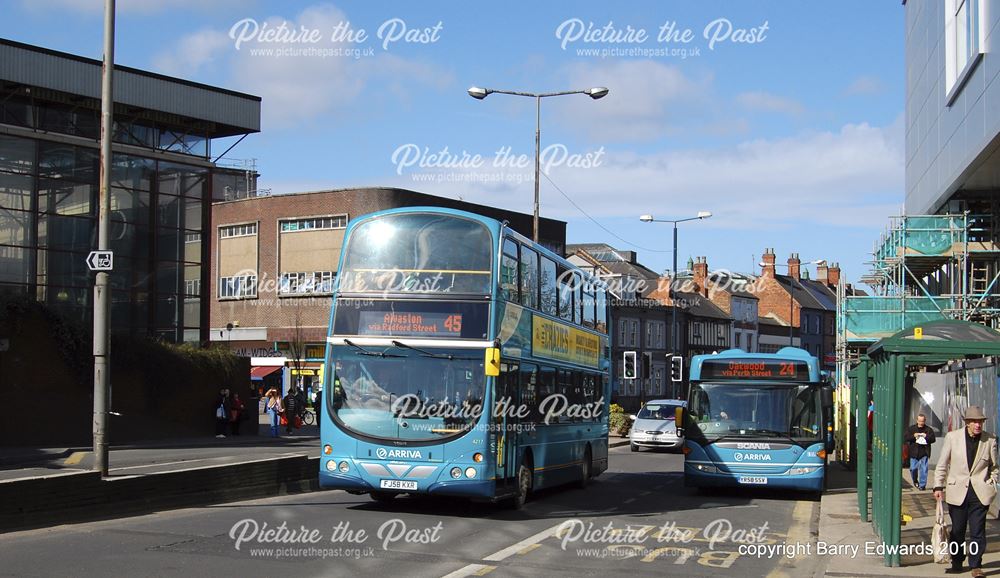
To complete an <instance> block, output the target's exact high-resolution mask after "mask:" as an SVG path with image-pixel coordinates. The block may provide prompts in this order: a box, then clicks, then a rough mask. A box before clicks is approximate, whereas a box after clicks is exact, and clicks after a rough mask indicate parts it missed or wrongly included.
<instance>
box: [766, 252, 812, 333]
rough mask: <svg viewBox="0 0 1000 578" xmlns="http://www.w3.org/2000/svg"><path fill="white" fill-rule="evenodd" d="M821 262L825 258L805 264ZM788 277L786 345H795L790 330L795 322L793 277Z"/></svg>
mask: <svg viewBox="0 0 1000 578" xmlns="http://www.w3.org/2000/svg"><path fill="white" fill-rule="evenodd" d="M823 263H826V259H817V260H815V261H809V262H808V263H806V265H822V264H823ZM757 266H758V267H766V266H767V263H757ZM774 266H775V267H788V265H783V264H781V263H775V264H774ZM788 279H789V284H788V346H789V347H795V337H794V335H793V333H792V330H793V329H794V328H795V324H794V323H793V320H794V319H795V295H794V294H792V282H793V281H794V279H792V277H791V275H789V277H788Z"/></svg>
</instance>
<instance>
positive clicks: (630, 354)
mask: <svg viewBox="0 0 1000 578" xmlns="http://www.w3.org/2000/svg"><path fill="white" fill-rule="evenodd" d="M635 369H636V367H635V352H634V351H626V352H625V353H624V356H623V359H622V377H624V378H625V379H635V378H636V374H635Z"/></svg>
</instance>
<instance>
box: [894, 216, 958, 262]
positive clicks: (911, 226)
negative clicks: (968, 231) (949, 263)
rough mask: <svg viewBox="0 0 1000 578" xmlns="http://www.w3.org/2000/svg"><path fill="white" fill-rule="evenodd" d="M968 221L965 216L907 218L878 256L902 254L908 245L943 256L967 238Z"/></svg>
mask: <svg viewBox="0 0 1000 578" xmlns="http://www.w3.org/2000/svg"><path fill="white" fill-rule="evenodd" d="M964 232H965V223H964V221H963V219H962V218H961V217H950V216H944V217H940V216H929V217H904V218H903V219H902V221H901V223H900V224H898V225H897V226H895V227H893V228H892V230H891V231H889V232H888V233H886V235H885V238H884V239H883V242H882V245H881V247H880V248H879V250H878V252H877V254H876V258H878V259H886V258H891V257H899V256H902V254H901V252H900V248H903V247H905V248H906V249H910V250H911V251H915V252H918V253H920V254H921V255H943V254H945V253H947V252H948V251H950V250H951V248H952V246H953V245H954V244H955V243H960V242H962V241H963V240H964V237H963V235H964Z"/></svg>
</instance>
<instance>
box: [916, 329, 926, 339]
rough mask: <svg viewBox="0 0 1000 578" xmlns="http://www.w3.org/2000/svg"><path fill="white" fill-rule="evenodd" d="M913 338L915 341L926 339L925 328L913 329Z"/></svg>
mask: <svg viewBox="0 0 1000 578" xmlns="http://www.w3.org/2000/svg"><path fill="white" fill-rule="evenodd" d="M913 338H914V339H923V338H924V328H923V327H914V328H913Z"/></svg>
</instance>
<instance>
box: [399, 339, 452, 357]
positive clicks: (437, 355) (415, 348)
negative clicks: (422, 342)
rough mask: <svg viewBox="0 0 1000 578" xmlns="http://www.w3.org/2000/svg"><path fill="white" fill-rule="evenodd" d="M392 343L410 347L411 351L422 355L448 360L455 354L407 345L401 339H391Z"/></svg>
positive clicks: (406, 347) (401, 346) (404, 347)
mask: <svg viewBox="0 0 1000 578" xmlns="http://www.w3.org/2000/svg"><path fill="white" fill-rule="evenodd" d="M392 344H393V345H395V346H396V347H400V348H402V349H412V350H413V351H416V352H417V353H419V354H420V355H423V356H424V357H433V358H434V359H447V360H448V361H451V360H452V359H454V358H455V356H454V355H451V354H450V353H431V352H430V351H427V350H425V349H420V348H419V347H414V346H412V345H407V344H406V343H403V342H402V341H395V340H393V342H392Z"/></svg>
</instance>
